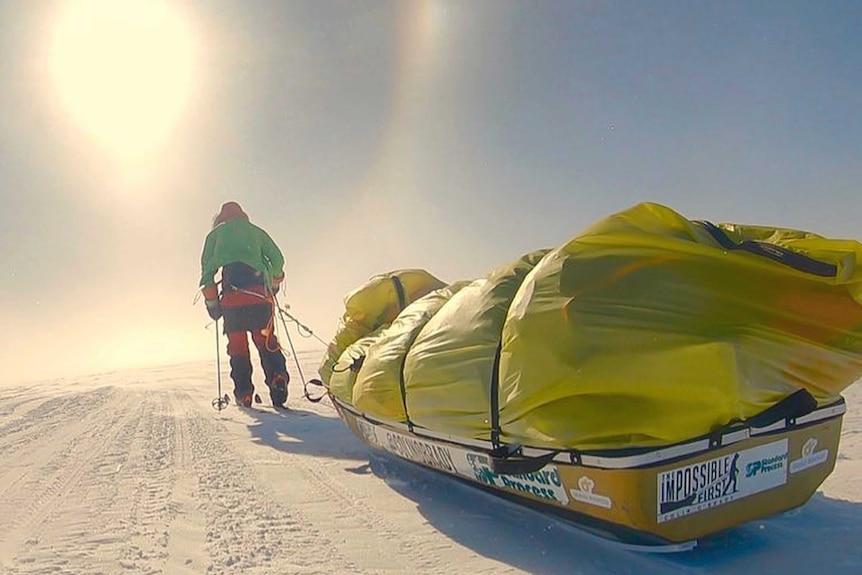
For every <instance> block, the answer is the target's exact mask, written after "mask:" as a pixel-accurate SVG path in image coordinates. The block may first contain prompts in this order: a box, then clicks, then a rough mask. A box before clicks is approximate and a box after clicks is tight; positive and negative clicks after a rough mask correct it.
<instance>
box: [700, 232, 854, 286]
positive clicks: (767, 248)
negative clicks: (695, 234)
mask: <svg viewBox="0 0 862 575" xmlns="http://www.w3.org/2000/svg"><path fill="white" fill-rule="evenodd" d="M694 223H696V224H699V225H700V226H701V227H703V228H704V229H705V230H706V231H707V232H709V235H711V236H712V238H713V239H714V240H715V241H716V242H718V245H720V246H721V247H723V248H724V249H726V250H743V251H746V252H749V253H752V254H754V255H758V256H762V257H765V258H768V259H770V260H772V261H774V262H778V263H780V264H783V265H786V266H789V267H791V268H793V269H795V270H797V271H800V272H804V273H808V274H811V275H815V276H819V277H825V278H834V277H835V276H837V275H838V266H835V265H833V264H829V263H826V262H821V261H820V260H815V259H814V258H810V257H808V256H806V255H803V254H800V253H798V252H794V251H793V250H789V249H787V248H785V247H782V246H779V245H776V244H771V243H769V242H763V241H758V240H742V241H741V242H740V243H736V242H735V241H733V240H732V239H731V238H730V236H728V235H727V233H726V232H725V231H724V230H722V229H721V228H719V227H718V226H716V225H715V224H713V223H712V222H707V221H695V222H694Z"/></svg>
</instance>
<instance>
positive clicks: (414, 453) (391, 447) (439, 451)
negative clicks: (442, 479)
mask: <svg viewBox="0 0 862 575" xmlns="http://www.w3.org/2000/svg"><path fill="white" fill-rule="evenodd" d="M381 447H383V448H384V449H386V450H387V451H391V452H392V453H394V454H396V455H400V456H401V457H403V458H405V459H409V460H411V461H415V462H416V463H421V464H423V465H427V466H428V467H433V468H435V469H439V470H441V471H446V472H449V473H455V463H454V462H453V461H452V453H451V452H450V451H449V449H448V448H446V447H441V446H439V445H435V444H433V443H428V442H425V441H422V440H420V439H416V438H415V437H408V436H406V435H401V434H400V433H393V432H391V431H390V432H387V433H386V441H385V442H384V444H383V445H382V446H381Z"/></svg>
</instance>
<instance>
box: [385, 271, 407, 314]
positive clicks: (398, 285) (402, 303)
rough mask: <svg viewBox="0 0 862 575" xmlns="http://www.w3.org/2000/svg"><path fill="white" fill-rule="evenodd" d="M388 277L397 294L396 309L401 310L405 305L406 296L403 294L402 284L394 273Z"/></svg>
mask: <svg viewBox="0 0 862 575" xmlns="http://www.w3.org/2000/svg"><path fill="white" fill-rule="evenodd" d="M389 279H391V280H392V283H393V285H395V292H396V293H397V294H398V311H401V310H403V309H404V308H405V307H407V296H406V295H405V294H404V284H402V283H401V280H400V279H398V276H396V275H393V276H389Z"/></svg>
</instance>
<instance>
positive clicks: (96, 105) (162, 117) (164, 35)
mask: <svg viewBox="0 0 862 575" xmlns="http://www.w3.org/2000/svg"><path fill="white" fill-rule="evenodd" d="M63 6H64V8H63V10H62V12H61V13H60V14H59V15H58V19H57V23H56V27H55V29H54V36H53V45H52V51H51V68H52V75H53V79H54V81H55V87H56V90H57V94H58V96H59V98H60V99H61V100H62V102H63V104H64V106H65V108H66V109H67V110H68V113H69V114H70V115H71V116H72V118H73V119H74V120H75V121H76V123H78V124H79V125H80V126H81V127H83V128H84V129H86V130H87V131H88V132H89V133H91V134H92V135H93V136H95V137H96V138H97V139H98V140H99V141H101V143H102V144H103V145H105V146H106V147H108V148H109V149H110V150H111V151H112V152H113V153H115V154H116V155H118V156H120V157H123V158H135V157H139V156H141V155H145V154H147V153H150V152H152V151H154V150H156V149H157V148H158V146H159V144H160V143H162V142H163V141H164V139H165V137H166V136H167V135H168V133H169V131H170V129H171V128H172V127H173V126H174V125H175V124H176V122H177V121H178V120H179V119H180V118H181V116H182V113H183V111H184V109H185V107H186V103H187V100H188V96H189V92H190V88H191V75H192V52H193V46H192V42H191V37H190V34H189V30H188V28H187V26H186V25H185V22H183V20H182V18H181V17H180V15H179V14H178V13H176V12H175V11H173V10H171V8H170V7H169V6H168V5H167V3H166V2H165V1H164V0H70V1H68V2H66V3H65V4H64V5H63Z"/></svg>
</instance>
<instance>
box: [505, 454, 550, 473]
mask: <svg viewBox="0 0 862 575" xmlns="http://www.w3.org/2000/svg"><path fill="white" fill-rule="evenodd" d="M558 453H559V451H552V452H550V453H546V454H544V455H539V456H538V457H525V456H523V455H509V456H503V457H495V456H494V455H493V454H492V455H491V457H490V458H489V459H490V460H491V471H493V472H494V473H499V474H500V475H524V474H526V473H535V472H536V471H538V470H540V469H541V468H543V467H544V466H546V465H547V464H548V463H550V462H551V461H552V460H553V459H554V457H556V455H557V454H558Z"/></svg>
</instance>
